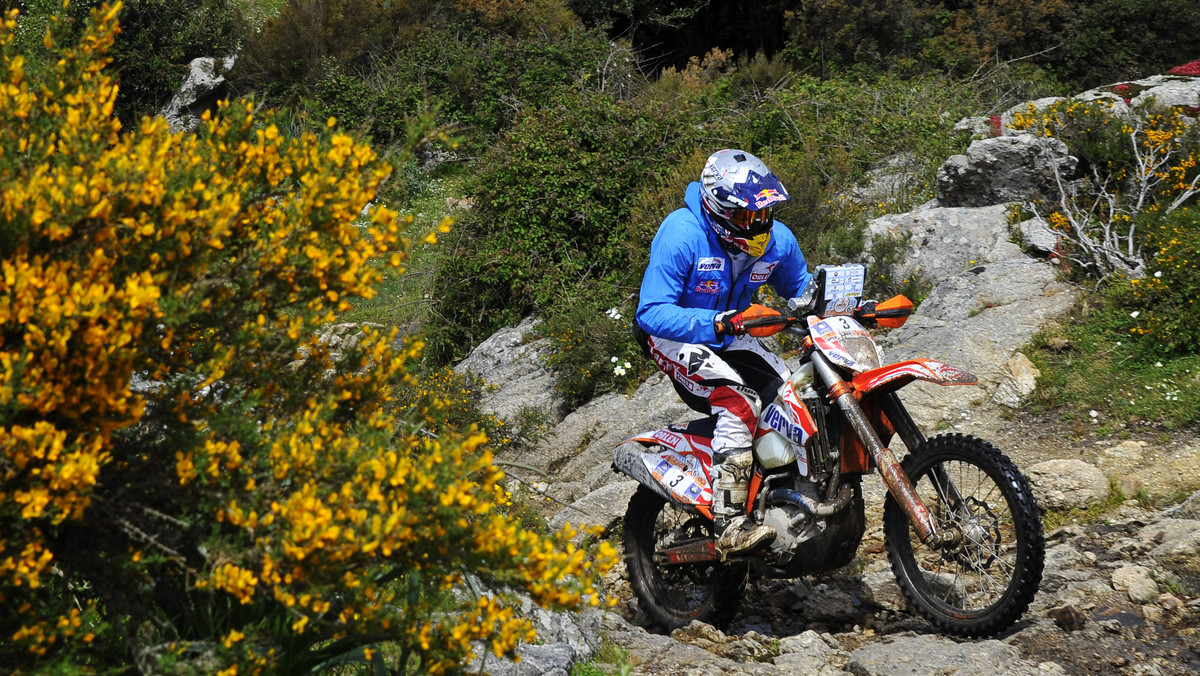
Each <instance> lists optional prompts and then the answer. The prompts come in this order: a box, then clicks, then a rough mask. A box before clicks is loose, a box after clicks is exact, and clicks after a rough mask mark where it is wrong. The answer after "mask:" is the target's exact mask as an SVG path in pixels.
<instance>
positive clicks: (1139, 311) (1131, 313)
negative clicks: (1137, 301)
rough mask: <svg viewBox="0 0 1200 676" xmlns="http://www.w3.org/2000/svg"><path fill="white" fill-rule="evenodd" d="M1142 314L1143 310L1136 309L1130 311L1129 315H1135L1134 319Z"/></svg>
mask: <svg viewBox="0 0 1200 676" xmlns="http://www.w3.org/2000/svg"><path fill="white" fill-rule="evenodd" d="M1140 314H1142V311H1141V310H1134V311H1133V312H1130V313H1129V316H1130V317H1133V318H1134V319H1137V318H1138V315H1140Z"/></svg>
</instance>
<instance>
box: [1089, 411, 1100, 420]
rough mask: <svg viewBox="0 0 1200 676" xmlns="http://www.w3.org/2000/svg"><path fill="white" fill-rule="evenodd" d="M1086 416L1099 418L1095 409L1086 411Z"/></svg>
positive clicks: (1098, 413)
mask: <svg viewBox="0 0 1200 676" xmlns="http://www.w3.org/2000/svg"><path fill="white" fill-rule="evenodd" d="M1088 415H1090V416H1092V417H1093V418H1096V417H1099V415H1100V412H1099V411H1097V410H1095V409H1092V410H1090V411H1088Z"/></svg>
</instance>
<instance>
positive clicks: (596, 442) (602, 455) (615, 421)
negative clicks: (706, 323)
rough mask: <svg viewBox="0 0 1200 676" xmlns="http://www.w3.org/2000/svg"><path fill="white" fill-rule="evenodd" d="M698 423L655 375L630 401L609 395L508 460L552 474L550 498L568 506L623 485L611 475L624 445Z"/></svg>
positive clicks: (696, 415) (667, 383) (663, 379)
mask: <svg viewBox="0 0 1200 676" xmlns="http://www.w3.org/2000/svg"><path fill="white" fill-rule="evenodd" d="M699 417H702V416H701V414H699V413H696V412H695V411H693V410H691V409H690V408H688V407H687V406H686V405H684V403H683V402H682V401H680V399H679V395H677V394H675V389H674V388H672V387H671V382H670V380H668V379H667V378H666V377H664V376H663V375H662V374H661V373H656V374H654V375H652V376H650V377H649V378H647V379H646V381H645V382H644V383H642V385H641V387H639V388H638V389H637V391H636V392H634V394H633V396H631V397H630V396H625V395H623V394H618V393H615V392H612V393H609V394H605V395H601V396H599V397H597V398H595V399H593V400H592V401H590V402H588V403H587V404H584V405H583V406H581V407H579V408H578V409H576V410H575V411H572V412H571V413H570V415H568V416H567V417H566V418H565V419H564V420H563V421H562V422H561V423H560V424H559V425H558V426H557V427H555V429H554V431H553V432H552V434H551V435H550V437H549V438H548V439H546V440H545V441H543V442H541V443H540V444H538V445H537V447H536V448H534V449H533V450H532V451H527V452H525V453H523V454H522V455H520V456H517V457H516V458H509V459H513V460H516V461H517V462H520V463H522V464H527V465H531V466H534V467H538V468H540V469H544V470H546V471H547V472H550V473H551V474H552V479H553V484H552V485H551V493H550V494H551V496H552V497H553V498H555V499H556V500H559V501H560V502H564V503H566V504H571V503H572V502H574V501H575V500H577V499H579V498H582V497H584V496H585V495H587V494H588V493H591V492H592V491H593V490H596V489H598V488H601V487H602V486H604V485H606V484H609V483H614V482H617V481H623V480H625V477H624V476H623V475H617V474H613V472H612V471H611V469H610V466H611V464H612V450H613V448H615V447H616V446H617V445H618V444H620V443H621V442H622V441H625V440H626V439H628V438H629V437H631V436H633V435H634V434H637V433H639V432H644V431H648V430H653V429H658V428H660V427H663V426H665V425H667V424H668V423H672V422H678V421H684V420H691V419H694V418H699Z"/></svg>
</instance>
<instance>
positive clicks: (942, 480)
mask: <svg viewBox="0 0 1200 676" xmlns="http://www.w3.org/2000/svg"><path fill="white" fill-rule="evenodd" d="M876 396H877V397H878V400H879V407H880V408H882V409H883V414H884V415H885V416H887V419H888V422H890V423H891V424H892V428H893V429H895V430H896V434H898V435H900V439H901V441H903V442H904V445H905V446H906V447H907V448H908V452H909V453H912V452H913V451H915V450H916V449H917V447H918V446H920V445H921V444H923V443H925V435H923V434H921V430H920V429H918V428H917V423H916V422H914V421H913V419H912V416H911V415H909V414H908V409H907V408H905V407H904V403H903V402H901V401H900V397H899V395H897V394H896V393H895V392H886V393H883V394H879V395H876ZM931 470H932V472H933V479H934V481H935V482H936V484H935V485H936V486H937V487H938V488H939V490H940V491H941V492H942V493H944V496H943V497H945V499H946V502H947V504H948V506H949V507H950V509H954V510H957V509H958V508H959V507H960V505H962V495H960V494H959V492H958V489H957V488H955V487H954V482H952V481H950V476H949V475H948V474H946V468H944V467H942V466H941V465H940V464H938V465H935V466H934V467H932V468H931Z"/></svg>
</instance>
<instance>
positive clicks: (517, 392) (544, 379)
mask: <svg viewBox="0 0 1200 676" xmlns="http://www.w3.org/2000/svg"><path fill="white" fill-rule="evenodd" d="M537 321H538V320H537V319H535V318H533V317H529V318H526V319H525V320H524V321H522V322H521V323H520V324H518V325H517V326H510V327H507V328H503V329H500V330H499V331H497V332H496V333H494V334H493V335H492V336H491V337H489V338H488V339H487V340H485V341H483V342H482V343H480V344H479V345H478V346H476V348H475V349H474V350H471V354H469V355H467V357H466V358H465V359H463V360H462V361H461V362H459V363H458V364H456V365H455V366H454V371H455V372H456V373H460V374H465V373H471V374H473V375H475V376H476V377H478V378H481V379H483V381H484V382H486V383H487V384H488V385H490V386H491V387H490V388H489V389H487V390H486V391H485V392H484V394H483V399H482V401H481V408H482V409H483V410H484V411H485V412H488V413H492V414H494V415H496V416H497V417H499V418H502V419H504V420H514V419H516V418H517V417H518V416H519V415H520V414H521V412H522V410H523V409H527V408H528V409H533V410H535V411H539V412H541V413H543V414H545V415H546V417H548V418H549V419H550V420H551V421H552V422H558V421H560V420H562V406H563V399H562V397H561V396H560V395H559V394H558V391H557V390H555V389H554V373H553V372H552V371H550V369H548V368H546V364H545V360H544V357H545V355H546V353H547V352H548V351H549V350H550V341H549V340H548V339H546V338H536V339H535V338H532V336H533V335H534V332H535V327H536V325H537Z"/></svg>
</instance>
